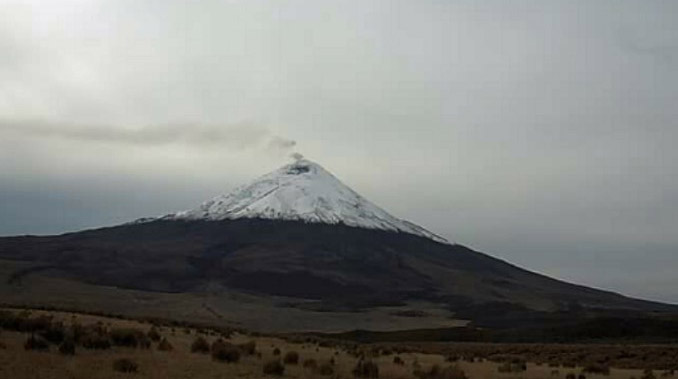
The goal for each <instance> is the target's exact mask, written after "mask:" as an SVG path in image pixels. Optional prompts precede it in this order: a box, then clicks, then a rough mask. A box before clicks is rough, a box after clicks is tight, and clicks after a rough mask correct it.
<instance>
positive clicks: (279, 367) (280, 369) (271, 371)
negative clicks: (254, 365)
mask: <svg viewBox="0 0 678 379" xmlns="http://www.w3.org/2000/svg"><path fill="white" fill-rule="evenodd" d="M263 372H264V374H266V375H275V376H282V375H283V374H285V366H283V364H282V363H280V360H278V359H276V360H272V361H268V362H266V363H265V364H264V366H263Z"/></svg>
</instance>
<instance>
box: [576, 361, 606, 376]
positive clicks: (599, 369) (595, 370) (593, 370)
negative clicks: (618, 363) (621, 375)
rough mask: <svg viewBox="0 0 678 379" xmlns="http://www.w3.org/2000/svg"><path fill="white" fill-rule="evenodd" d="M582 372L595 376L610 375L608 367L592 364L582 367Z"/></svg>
mask: <svg viewBox="0 0 678 379" xmlns="http://www.w3.org/2000/svg"><path fill="white" fill-rule="evenodd" d="M582 372H586V373H589V374H597V375H610V367H608V366H605V365H602V364H599V363H594V364H589V365H586V366H585V367H584V369H583V370H582Z"/></svg>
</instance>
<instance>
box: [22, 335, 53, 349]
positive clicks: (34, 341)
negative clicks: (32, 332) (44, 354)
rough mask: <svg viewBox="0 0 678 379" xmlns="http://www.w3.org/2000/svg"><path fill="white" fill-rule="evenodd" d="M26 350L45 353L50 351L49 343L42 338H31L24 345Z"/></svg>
mask: <svg viewBox="0 0 678 379" xmlns="http://www.w3.org/2000/svg"><path fill="white" fill-rule="evenodd" d="M24 349H26V350H38V351H45V350H49V343H47V341H45V340H44V339H43V338H41V337H36V336H30V337H28V339H26V342H25V343H24Z"/></svg>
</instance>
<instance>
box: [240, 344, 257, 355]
mask: <svg viewBox="0 0 678 379" xmlns="http://www.w3.org/2000/svg"><path fill="white" fill-rule="evenodd" d="M238 347H239V348H240V350H241V351H242V353H243V354H245V355H254V354H255V353H256V352H257V344H256V342H254V341H250V342H247V343H243V344H240V345H238Z"/></svg>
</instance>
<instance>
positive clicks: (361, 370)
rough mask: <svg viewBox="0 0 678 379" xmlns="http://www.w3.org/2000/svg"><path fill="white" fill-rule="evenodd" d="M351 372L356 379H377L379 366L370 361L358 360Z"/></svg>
mask: <svg viewBox="0 0 678 379" xmlns="http://www.w3.org/2000/svg"><path fill="white" fill-rule="evenodd" d="M352 372H353V376H355V377H356V378H378V377H379V366H377V364H376V363H374V362H372V361H365V360H360V361H358V364H356V366H355V367H354V368H353V371H352Z"/></svg>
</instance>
